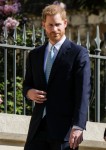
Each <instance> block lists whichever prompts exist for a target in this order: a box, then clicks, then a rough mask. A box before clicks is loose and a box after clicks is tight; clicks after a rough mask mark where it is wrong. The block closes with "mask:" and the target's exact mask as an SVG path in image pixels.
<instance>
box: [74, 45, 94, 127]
mask: <svg viewBox="0 0 106 150" xmlns="http://www.w3.org/2000/svg"><path fill="white" fill-rule="evenodd" d="M90 77H91V71H90V59H89V54H88V51H87V50H86V49H85V48H82V49H81V50H80V52H79V54H78V55H77V58H76V61H75V109H74V113H73V114H74V117H73V125H75V126H79V127H81V128H83V129H85V126H86V121H87V112H88V105H89V98H90V91H91V86H90Z"/></svg>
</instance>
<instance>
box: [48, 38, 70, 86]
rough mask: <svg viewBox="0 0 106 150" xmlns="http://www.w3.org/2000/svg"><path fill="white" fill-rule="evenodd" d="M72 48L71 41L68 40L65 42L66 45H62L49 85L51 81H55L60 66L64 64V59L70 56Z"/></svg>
mask: <svg viewBox="0 0 106 150" xmlns="http://www.w3.org/2000/svg"><path fill="white" fill-rule="evenodd" d="M70 48H71V44H70V41H69V40H68V39H66V40H65V41H64V43H63V44H62V46H61V48H60V50H59V52H58V54H57V57H56V59H55V61H54V63H53V66H52V69H51V73H50V77H49V81H48V84H50V83H51V81H52V80H53V78H54V77H55V74H56V71H57V70H58V68H59V66H60V65H61V63H62V58H63V57H64V56H65V55H67V54H68V52H69V51H70Z"/></svg>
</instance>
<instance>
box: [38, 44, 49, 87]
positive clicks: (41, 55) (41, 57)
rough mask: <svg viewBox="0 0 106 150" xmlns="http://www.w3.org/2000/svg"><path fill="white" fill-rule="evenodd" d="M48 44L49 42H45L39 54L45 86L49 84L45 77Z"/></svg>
mask: <svg viewBox="0 0 106 150" xmlns="http://www.w3.org/2000/svg"><path fill="white" fill-rule="evenodd" d="M46 46H47V43H46V44H44V45H43V46H42V47H41V49H39V52H40V53H39V55H40V56H38V58H40V59H39V71H40V74H41V76H42V79H43V83H44V85H45V86H47V82H46V78H45V73H44V56H45V50H46Z"/></svg>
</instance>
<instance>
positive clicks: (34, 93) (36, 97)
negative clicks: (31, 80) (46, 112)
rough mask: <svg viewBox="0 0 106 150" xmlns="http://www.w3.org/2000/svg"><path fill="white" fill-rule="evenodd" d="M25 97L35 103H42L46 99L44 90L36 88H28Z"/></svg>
mask: <svg viewBox="0 0 106 150" xmlns="http://www.w3.org/2000/svg"><path fill="white" fill-rule="evenodd" d="M27 97H28V98H29V99H31V100H33V101H35V102H36V103H43V102H44V101H46V100H47V98H46V92H44V91H40V90H36V89H30V90H28V92H27Z"/></svg>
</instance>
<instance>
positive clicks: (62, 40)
mask: <svg viewBox="0 0 106 150" xmlns="http://www.w3.org/2000/svg"><path fill="white" fill-rule="evenodd" d="M65 39H66V36H65V35H64V36H63V38H62V39H61V40H60V41H59V42H57V43H56V44H55V45H54V46H55V48H56V50H59V49H60V47H61V45H62V44H63V43H64V41H65ZM51 47H52V44H51V43H50V42H49V43H48V48H49V50H50V49H51Z"/></svg>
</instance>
